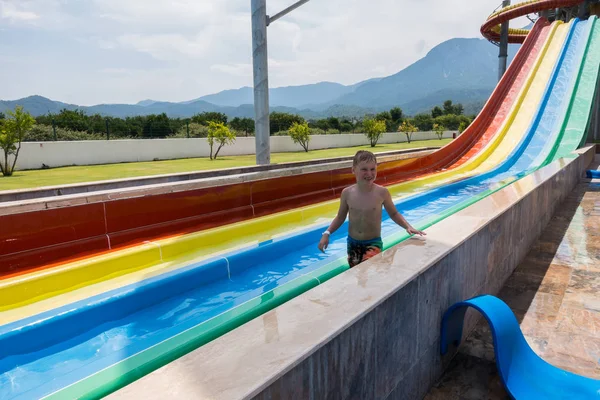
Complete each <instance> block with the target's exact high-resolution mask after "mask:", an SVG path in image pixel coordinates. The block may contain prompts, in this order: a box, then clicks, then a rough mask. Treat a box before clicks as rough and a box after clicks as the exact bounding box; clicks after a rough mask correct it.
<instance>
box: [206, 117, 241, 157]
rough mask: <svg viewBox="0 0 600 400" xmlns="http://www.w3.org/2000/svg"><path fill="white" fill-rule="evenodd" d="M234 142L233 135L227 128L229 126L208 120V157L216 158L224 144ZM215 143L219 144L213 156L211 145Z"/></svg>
mask: <svg viewBox="0 0 600 400" xmlns="http://www.w3.org/2000/svg"><path fill="white" fill-rule="evenodd" d="M233 142H235V135H234V134H233V133H232V132H231V131H230V130H229V128H228V127H227V126H226V125H225V124H224V123H222V122H214V121H209V122H208V144H209V145H210V159H211V160H216V159H217V155H219V151H220V150H221V148H222V147H223V146H225V145H226V144H232V143H233ZM215 143H216V144H217V145H218V146H219V147H217V151H216V153H215V156H214V157H213V146H214V145H215Z"/></svg>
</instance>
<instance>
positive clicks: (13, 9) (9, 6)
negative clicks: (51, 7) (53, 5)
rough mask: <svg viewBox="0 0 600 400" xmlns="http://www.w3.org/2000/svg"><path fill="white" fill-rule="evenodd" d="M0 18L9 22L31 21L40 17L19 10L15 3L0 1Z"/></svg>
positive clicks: (21, 9) (30, 12)
mask: <svg viewBox="0 0 600 400" xmlns="http://www.w3.org/2000/svg"><path fill="white" fill-rule="evenodd" d="M0 17H1V18H5V19H8V20H11V21H15V22H16V21H33V20H36V19H39V18H40V16H39V15H37V14H36V13H34V12H32V11H27V10H26V9H23V8H20V7H19V5H18V3H17V2H12V1H0Z"/></svg>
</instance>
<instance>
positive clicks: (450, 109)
mask: <svg viewBox="0 0 600 400" xmlns="http://www.w3.org/2000/svg"><path fill="white" fill-rule="evenodd" d="M444 114H445V115H448V114H454V106H453V105H452V100H446V101H445V102H444Z"/></svg>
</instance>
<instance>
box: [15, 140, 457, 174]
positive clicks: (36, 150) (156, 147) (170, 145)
mask: <svg viewBox="0 0 600 400" xmlns="http://www.w3.org/2000/svg"><path fill="white" fill-rule="evenodd" d="M452 134H453V132H452V131H448V132H445V133H444V137H445V138H448V137H452ZM436 138H437V137H436V135H435V133H434V132H416V133H414V134H413V135H412V140H428V139H436ZM399 142H406V135H404V134H403V133H384V134H383V136H382V137H381V139H380V140H379V143H399ZM366 144H369V141H368V139H367V137H366V136H365V135H363V134H356V133H355V134H338V135H312V136H311V138H310V143H309V150H317V149H326V148H336V147H351V146H361V145H366ZM254 149H255V142H254V137H238V138H237V139H236V141H235V143H234V144H232V145H228V146H225V147H223V148H222V149H221V151H220V152H219V156H221V155H223V156H231V155H244V154H254ZM292 151H303V149H302V147H301V146H300V145H299V144H296V143H294V142H293V141H292V140H291V139H290V137H289V136H272V137H271V152H272V153H282V152H292ZM209 153H210V146H209V145H208V143H207V141H206V139H134V140H106V141H102V140H86V141H73V142H24V143H23V144H22V148H21V152H20V154H19V159H18V161H17V166H16V168H17V169H38V168H42V164H45V165H47V166H49V167H62V166H66V165H92V164H112V163H121V162H135V161H152V160H156V159H158V160H172V159H177V158H192V157H208V155H209Z"/></svg>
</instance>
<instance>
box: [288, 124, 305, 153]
mask: <svg viewBox="0 0 600 400" xmlns="http://www.w3.org/2000/svg"><path fill="white" fill-rule="evenodd" d="M288 132H289V133H290V137H291V138H292V140H293V141H294V143H299V144H300V146H302V148H304V151H306V152H308V142H309V141H310V128H309V127H308V124H307V123H306V122H305V123H303V124H299V123H297V122H294V124H293V125H292V126H291V127H290V129H289V130H288Z"/></svg>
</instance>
